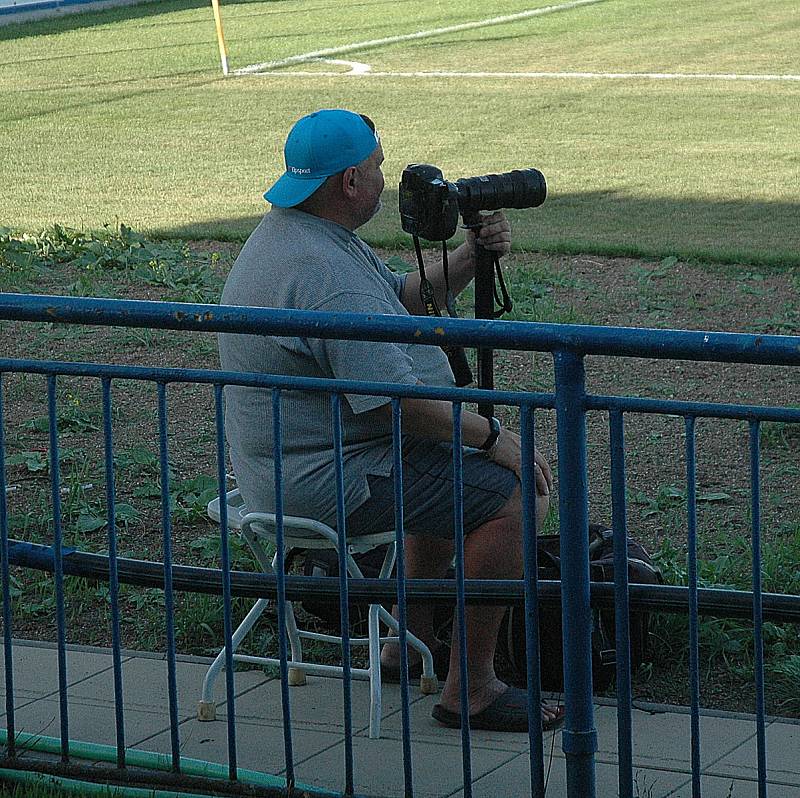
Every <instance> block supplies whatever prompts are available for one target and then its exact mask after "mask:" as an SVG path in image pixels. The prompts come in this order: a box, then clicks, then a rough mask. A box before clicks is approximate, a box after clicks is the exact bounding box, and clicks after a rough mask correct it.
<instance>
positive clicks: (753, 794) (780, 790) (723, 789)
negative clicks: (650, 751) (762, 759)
mask: <svg viewBox="0 0 800 798" xmlns="http://www.w3.org/2000/svg"><path fill="white" fill-rule="evenodd" d="M700 790H701V792H702V795H703V798H759V795H758V784H757V782H755V781H744V780H741V779H733V778H731V777H720V776H701V777H700ZM645 795H646V793H645ZM767 795H768V796H769V798H797V796H798V790H797V787H792V786H788V785H785V784H775V783H771V782H770V783H769V784H768V787H767ZM653 798H656V796H653ZM667 798H692V783H691V781H689V782H687V783H686V784H684V785H683V786H682V787H680V788H679V789H678V790H676V791H674V792H671V793H669V794H668V796H667Z"/></svg>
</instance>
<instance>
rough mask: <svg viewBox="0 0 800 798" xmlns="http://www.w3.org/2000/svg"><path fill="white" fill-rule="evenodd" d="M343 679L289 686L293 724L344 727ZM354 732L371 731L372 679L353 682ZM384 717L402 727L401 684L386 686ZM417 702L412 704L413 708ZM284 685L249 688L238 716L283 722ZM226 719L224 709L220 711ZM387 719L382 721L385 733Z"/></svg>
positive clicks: (240, 700)
mask: <svg viewBox="0 0 800 798" xmlns="http://www.w3.org/2000/svg"><path fill="white" fill-rule="evenodd" d="M342 684H343V683H342V680H341V679H334V678H328V677H324V676H309V677H308V681H307V682H306V684H305V685H303V686H300V687H291V688H289V706H290V712H291V718H292V724H293V726H309V727H314V728H322V729H327V730H331V729H341V728H342V727H343V726H344V693H343V689H342ZM351 693H352V722H353V731H354V732H355V733H358V734H367V733H368V730H369V682H366V681H361V680H358V681H356V680H354V681H353V682H352V688H351ZM415 693H416V695H413V694H412V696H411V700H412V702H414V701H419V700H420V693H419V690H416V691H415ZM381 704H382V706H381V716H382V717H383V718H384V719H386V718H395V717H396V718H397V720H396V727H397V728H400V727H401V723H402V721H401V719H400V718H401V707H402V703H401V697H400V686H399V685H396V684H387V685H384V686H383V690H382V701H381ZM413 706H414V704H412V707H413ZM282 713H283V710H282V700H281V684H280V681H279V680H278V679H272V680H269V681H265V682H263V683H262V684H259V685H257V686H255V687H254V688H252V689H249V690H247V691H245V692H243V694H242V695H241V696H239V697H238V698H237V699H236V717H237V719H239V720H242V721H247V722H263V723H266V724H269V725H281V724H283V714H282ZM217 716H218V717H220V718H224V717H225V716H226V715H225V708H224V707H221V708H220V709H219V710H218V711H217ZM385 723H386V721H385V720H384V721H383V722H382V724H381V731H382V733H383V728H384V724H385Z"/></svg>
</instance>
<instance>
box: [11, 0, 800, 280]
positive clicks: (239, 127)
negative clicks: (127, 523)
mask: <svg viewBox="0 0 800 798" xmlns="http://www.w3.org/2000/svg"><path fill="white" fill-rule="evenodd" d="M553 5H557V4H555V3H547V2H545V0H502V2H495V3H492V4H486V3H479V2H477V0H441V2H436V3H431V2H420V1H418V0H407V2H400V3H397V2H387V1H386V0H378V1H377V2H369V3H364V2H357V0H341V2H337V3H335V4H331V3H329V2H324V1H323V0H302V1H301V0H259V1H258V2H240V3H224V5H223V21H224V24H225V29H226V38H227V42H228V46H229V51H230V63H231V68H232V69H233V70H236V69H242V68H247V67H249V66H251V65H254V64H258V63H262V62H265V61H281V60H282V59H291V58H293V57H294V56H299V55H303V54H307V53H313V52H318V51H320V50H325V49H336V48H339V49H341V52H336V53H332V54H331V58H333V59H336V60H339V61H342V60H347V61H356V62H358V63H359V64H363V65H366V67H369V70H370V72H369V73H368V74H365V75H352V74H347V73H348V72H349V71H350V70H351V68H352V67H351V66H348V65H347V64H342V63H337V64H331V63H329V62H321V61H318V60H317V61H303V60H300V59H296V60H294V61H293V62H291V63H289V64H288V65H286V66H283V67H273V68H271V69H267V70H262V71H261V72H260V73H256V74H246V75H230V76H228V77H227V78H223V76H222V75H221V71H220V67H219V59H218V53H217V45H216V41H215V35H214V26H213V19H212V15H211V10H210V8H209V7H208V5H207V3H205V2H200V1H196V0H167V2H160V3H158V4H145V5H140V6H134V7H126V8H121V9H114V10H109V11H105V12H97V13H91V14H83V15H80V16H73V17H66V18H62V19H56V20H47V21H42V22H37V23H28V24H25V25H11V26H7V27H4V28H0V136H2V139H3V142H4V146H3V147H2V148H0V171H1V172H2V175H3V177H4V191H3V192H2V194H1V195H0V225H5V226H8V227H10V228H13V229H15V230H19V231H29V232H33V231H37V230H39V229H42V228H44V227H47V226H49V225H51V224H53V223H56V222H57V223H62V224H67V225H70V226H74V227H77V228H86V229H99V228H101V227H102V225H103V224H105V223H114V222H115V221H116V220H121V221H123V222H125V223H126V224H129V225H132V226H133V227H135V228H137V229H142V230H144V231H147V232H149V233H151V234H153V235H157V236H161V237H167V238H169V237H181V238H222V239H231V240H240V239H243V238H244V237H245V236H246V235H247V234H248V233H249V231H250V230H251V229H252V227H253V226H254V224H255V222H256V221H257V219H258V217H259V216H260V214H261V213H262V212H263V211H264V210H265V208H266V205H265V203H264V202H263V200H262V199H261V193H262V192H263V190H264V189H265V188H266V187H267V186H268V185H269V183H270V182H271V181H272V180H273V179H274V178H275V177H276V176H277V174H278V173H279V172H280V171H281V169H282V167H281V164H282V154H281V146H282V140H283V138H284V137H285V133H286V131H287V129H288V128H289V126H290V125H291V123H292V121H293V120H294V119H296V118H297V117H298V116H300V115H302V114H304V113H306V112H308V111H310V110H312V109H314V108H318V107H330V106H345V107H350V108H354V109H357V110H359V111H363V112H366V113H369V114H370V115H371V116H372V117H373V118H374V119H375V120H376V122H377V124H378V126H379V128H380V131H381V133H382V137H383V142H384V147H385V149H386V155H387V160H386V165H385V171H386V178H387V186H388V189H387V192H386V196H385V202H384V210H383V211H382V213H381V214H380V215H379V217H377V218H376V219H375V220H374V221H373V222H372V223H371V224H370V226H369V227H368V228H367V229H366V230H365V237H367V238H368V240H371V241H372V242H374V243H378V244H383V245H391V244H398V243H401V242H402V241H403V240H404V238H403V236H402V234H401V231H400V224H399V217H398V214H397V193H396V189H395V188H394V187H395V186H396V184H397V181H398V179H399V176H400V172H401V171H402V168H403V166H404V165H405V164H406V163H409V162H411V161H428V162H431V163H435V164H437V165H439V166H441V167H442V169H443V170H444V171H445V174H446V175H447V176H449V177H452V178H456V177H460V176H466V175H472V174H483V173H486V172H498V171H504V170H507V169H511V168H516V167H524V166H535V167H537V168H539V169H541V170H542V171H543V172H544V173H545V175H546V177H547V179H548V184H549V198H548V201H547V203H546V204H545V205H544V206H542V208H540V209H537V210H535V211H523V212H517V213H514V214H512V215H513V219H514V224H515V229H516V242H517V244H518V245H519V246H521V247H522V248H525V249H538V250H543V251H552V252H559V251H560V252H584V253H602V254H630V255H642V256H647V257H666V256H668V255H677V256H680V257H682V258H694V259H701V260H717V261H726V262H731V263H749V264H759V265H776V266H797V265H798V264H800V221H798V220H800V213H798V211H799V210H800V200H799V199H798V173H799V172H800V155H798V152H797V140H798V134H797V122H796V114H797V105H798V99H800V79H798V78H800V51H799V50H798V48H797V47H796V46H795V45H796V39H797V32H798V29H799V28H800V9H798V6H797V3H796V2H795V0H771V2H769V3H768V4H761V5H756V4H753V3H752V2H749V0H718V2H714V3H708V2H704V1H702V0H666V2H663V3H653V2H651V1H650V0H598V2H587V3H584V4H567V3H565V4H563V5H565V6H566V5H570V6H571V7H568V8H563V9H562V10H558V11H552V12H550V13H543V14H540V15H528V16H525V17H519V16H518V15H520V14H522V13H523V12H525V11H533V10H536V9H544V8H545V7H546V6H553ZM514 15H517V17H518V18H514V19H512V20H511V21H506V22H503V23H498V24H488V23H487V24H483V25H480V26H473V27H468V28H466V29H463V26H465V24H466V23H471V22H478V21H481V20H493V19H495V18H497V17H502V16H509V17H514ZM455 26H461V28H462V29H458V30H451V31H449V32H447V31H445V32H440V33H437V34H434V35H425V36H422V37H420V38H413V39H403V40H396V41H390V42H384V43H382V44H373V45H371V46H361V47H353V46H352V45H356V44H359V43H363V42H369V41H373V42H374V41H375V40H384V39H391V38H395V39H398V38H399V37H402V36H410V35H411V34H415V33H420V32H430V31H433V30H437V29H442V28H445V29H447V28H453V27H455ZM366 67H362V69H366ZM298 73H307V74H298ZM442 73H447V74H442ZM477 73H485V74H481V75H478V74H477ZM525 73H539V74H538V76H532V75H531V74H525ZM541 73H547V75H543V74H541ZM555 73H558V74H555ZM578 73H594V74H593V76H587V75H586V74H578ZM655 73H658V74H659V75H661V77H653V75H654V74H655ZM687 76H688V77H687ZM720 76H725V77H724V79H723V78H722V77H720ZM736 76H738V78H737V79H733V78H734V77H736ZM769 76H772V77H771V78H770V77H769ZM743 78H746V79H743ZM754 78H758V79H754ZM767 78H769V79H767Z"/></svg>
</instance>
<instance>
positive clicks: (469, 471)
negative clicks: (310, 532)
mask: <svg viewBox="0 0 800 798" xmlns="http://www.w3.org/2000/svg"><path fill="white" fill-rule="evenodd" d="M463 476H464V532H465V533H469V532H471V531H472V530H473V529H476V528H477V527H479V526H481V524H483V523H485V522H486V521H488V520H489V519H490V518H492V516H494V515H496V514H497V512H498V511H499V510H500V508H501V507H503V505H505V503H506V502H507V501H508V500H509V498H510V497H511V494H512V493H513V492H514V489H515V488H516V486H517V484H518V480H517V476H516V474H515V473H514V472H513V471H510V470H509V469H507V468H504V467H503V466H500V465H498V464H497V463H495V462H493V461H491V460H490V459H489V458H488V457H487V456H486V454H485V453H484V452H480V451H475V450H471V449H467V450H465V451H464V457H463ZM367 479H368V481H369V487H370V493H371V495H370V498H369V499H367V501H366V502H365V503H364V504H362V505H361V506H360V507H358V508H356V509H355V510H354V511H353V512H352V513H351V514H350V515H349V516H348V518H347V534H348V536H351V535H353V536H356V535H368V534H371V533H378V532H385V531H388V530H390V529H394V526H395V515H394V475H393V473H392V474H390V475H389V476H388V477H381V476H373V475H370V476H369V477H368V478H367ZM403 521H404V526H405V531H406V534H408V535H430V536H432V537H439V538H453V537H454V535H455V530H454V525H453V453H452V447H451V446H450V445H449V444H445V443H439V444H437V443H432V442H431V441H429V440H425V439H422V438H414V437H404V438H403Z"/></svg>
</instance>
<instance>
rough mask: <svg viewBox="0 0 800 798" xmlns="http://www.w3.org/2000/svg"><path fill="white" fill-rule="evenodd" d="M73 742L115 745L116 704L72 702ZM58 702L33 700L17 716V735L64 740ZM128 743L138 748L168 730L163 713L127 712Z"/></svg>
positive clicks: (82, 700)
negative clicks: (140, 740)
mask: <svg viewBox="0 0 800 798" xmlns="http://www.w3.org/2000/svg"><path fill="white" fill-rule="evenodd" d="M67 718H68V722H69V737H70V739H71V740H75V741H80V742H87V743H101V744H103V745H111V746H116V744H117V731H116V720H115V715H114V705H113V704H108V703H107V702H104V701H90V700H86V699H81V700H71V701H70V702H69V706H68V710H67ZM60 719H61V715H60V711H59V702H58V701H57V700H53V699H50V698H43V699H40V700H39V701H33V702H31V703H29V704H26V705H25V706H23V707H20V708H19V709H18V710H17V711H16V712H15V714H14V720H15V724H16V730H17V732H18V733H19V732H29V733H31V734H41V735H44V736H46V737H57V738H60V737H61V720H60ZM124 723H125V742H126V745H127V746H128V747H135V743H136V741H137V740H139V739H141V738H142V737H149V736H151V735H153V734H156V733H157V732H159V731H161V730H163V729H165V728H168V727H169V719H168V718H167V717H165V716H164V713H163V712H160V711H159V712H142V711H135V710H130V709H127V708H126V710H125V716H124Z"/></svg>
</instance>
